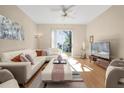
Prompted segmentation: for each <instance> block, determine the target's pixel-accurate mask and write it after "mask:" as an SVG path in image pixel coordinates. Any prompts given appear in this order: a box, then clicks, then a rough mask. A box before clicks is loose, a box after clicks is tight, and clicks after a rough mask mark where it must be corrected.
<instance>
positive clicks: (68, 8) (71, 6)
mask: <svg viewBox="0 0 124 93" xmlns="http://www.w3.org/2000/svg"><path fill="white" fill-rule="evenodd" d="M74 6H75V5H69V6H68V7H67V8H66V9H67V10H70V9H71V8H73V7H74Z"/></svg>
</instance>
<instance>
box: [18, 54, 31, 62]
mask: <svg viewBox="0 0 124 93" xmlns="http://www.w3.org/2000/svg"><path fill="white" fill-rule="evenodd" d="M20 59H21V61H22V62H30V61H29V60H28V59H27V58H26V57H25V55H24V54H21V55H20Z"/></svg>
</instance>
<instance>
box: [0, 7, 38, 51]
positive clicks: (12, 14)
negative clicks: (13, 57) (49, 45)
mask: <svg viewBox="0 0 124 93" xmlns="http://www.w3.org/2000/svg"><path fill="white" fill-rule="evenodd" d="M0 15H3V16H6V17H8V18H10V19H11V20H12V21H15V22H17V23H19V24H20V25H22V26H23V29H24V36H25V40H24V41H19V40H0V52H3V51H8V50H18V49H23V48H35V47H36V40H35V38H34V34H35V33H36V25H35V24H34V22H32V20H31V19H30V18H29V17H28V16H27V15H25V14H24V13H23V12H22V11H21V10H20V9H19V8H18V7H16V6H8V5H7V6H2V5H1V6H0Z"/></svg>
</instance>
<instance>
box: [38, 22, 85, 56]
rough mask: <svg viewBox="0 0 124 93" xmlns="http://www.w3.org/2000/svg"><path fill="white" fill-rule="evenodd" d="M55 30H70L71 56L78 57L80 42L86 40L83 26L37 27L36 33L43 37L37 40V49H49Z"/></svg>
mask: <svg viewBox="0 0 124 93" xmlns="http://www.w3.org/2000/svg"><path fill="white" fill-rule="evenodd" d="M57 29H69V30H72V41H73V42H72V43H73V45H72V46H73V48H72V51H73V54H72V55H73V56H80V53H81V45H82V42H83V41H85V40H86V26H85V25H61V24H60V25H50V24H49V25H45V24H43V25H38V32H40V33H42V34H43V36H42V37H41V38H40V39H39V44H38V47H39V48H42V49H44V48H50V47H51V38H52V37H51V36H52V31H53V30H57Z"/></svg>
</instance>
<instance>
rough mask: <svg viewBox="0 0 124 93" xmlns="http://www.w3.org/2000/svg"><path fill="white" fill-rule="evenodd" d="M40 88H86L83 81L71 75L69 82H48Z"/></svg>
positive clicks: (78, 76)
mask: <svg viewBox="0 0 124 93" xmlns="http://www.w3.org/2000/svg"><path fill="white" fill-rule="evenodd" d="M40 87H41V88H43V87H44V88H87V87H86V85H85V83H84V80H83V79H82V78H81V77H80V75H73V80H72V81H71V82H49V83H46V84H45V85H44V84H43V83H42V84H41V86H40Z"/></svg>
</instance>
